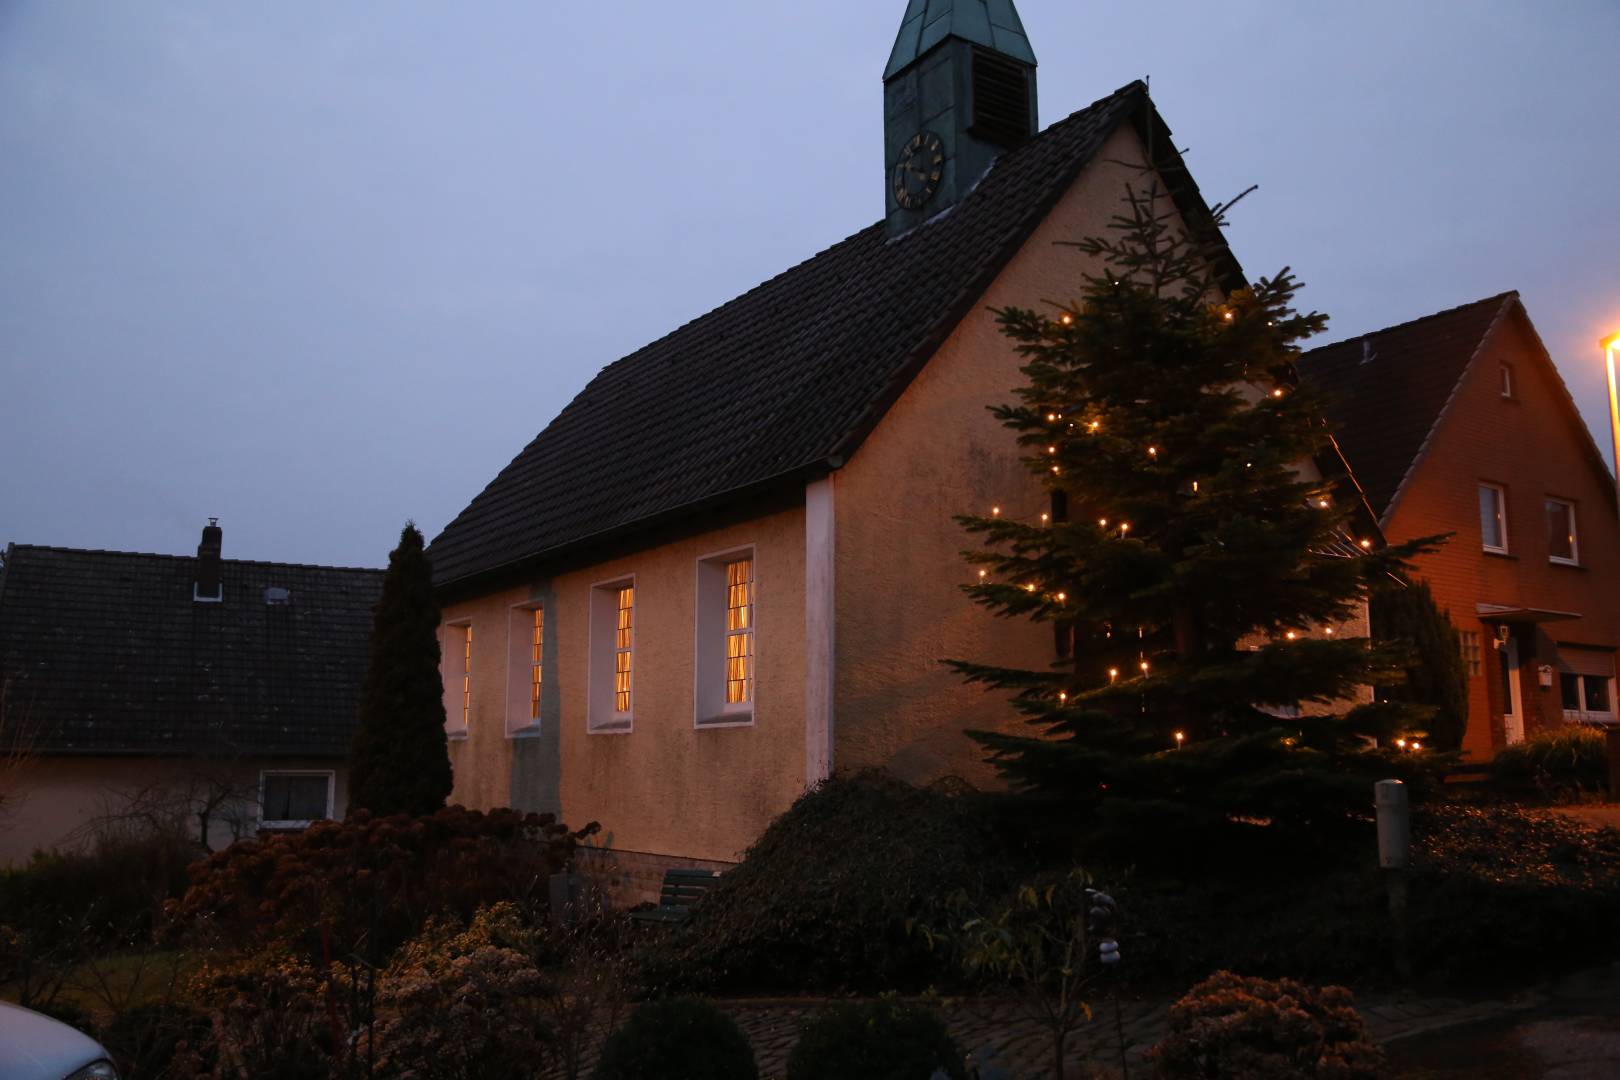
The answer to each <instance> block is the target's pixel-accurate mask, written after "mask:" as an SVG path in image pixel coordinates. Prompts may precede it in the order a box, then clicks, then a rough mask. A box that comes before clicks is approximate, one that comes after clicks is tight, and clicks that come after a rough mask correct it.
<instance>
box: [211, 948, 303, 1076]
mask: <svg viewBox="0 0 1620 1080" xmlns="http://www.w3.org/2000/svg"><path fill="white" fill-rule="evenodd" d="M325 994H326V981H325V979H323V978H322V976H321V974H320V972H319V971H317V970H316V969H315V968H314V967H313V966H312V965H311V964H310V963H309V962H308V961H307V960H305V959H304V958H303V957H301V956H297V955H294V954H293V953H290V952H288V951H286V950H284V949H276V948H272V949H268V950H266V951H264V952H260V953H256V954H254V955H252V956H245V957H238V958H235V959H228V960H224V961H221V962H217V963H211V964H208V965H206V966H204V967H203V968H202V969H200V970H199V971H197V972H196V973H195V974H194V975H193V976H192V979H191V986H190V996H191V1000H193V1001H197V1002H202V1003H206V1005H207V1006H208V1008H209V1009H211V1010H212V1011H213V1013H214V1017H215V1023H216V1027H215V1036H216V1038H215V1042H214V1045H213V1047H212V1050H213V1052H215V1053H217V1054H218V1058H219V1075H221V1076H232V1077H241V1076H247V1077H253V1078H254V1080H329V1077H330V1076H331V1071H332V1026H331V1021H330V1017H329V1014H328V1013H327V1011H326V1001H325Z"/></svg>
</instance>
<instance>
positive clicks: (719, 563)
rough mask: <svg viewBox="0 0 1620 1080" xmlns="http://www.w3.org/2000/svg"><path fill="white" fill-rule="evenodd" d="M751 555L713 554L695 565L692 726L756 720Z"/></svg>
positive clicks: (744, 552) (749, 552)
mask: <svg viewBox="0 0 1620 1080" xmlns="http://www.w3.org/2000/svg"><path fill="white" fill-rule="evenodd" d="M754 600H755V582H754V551H753V549H752V548H746V549H743V550H739V551H731V552H727V553H725V554H723V555H714V556H710V557H708V558H705V559H701V560H699V562H698V567H697V625H696V627H695V635H694V636H695V639H696V649H695V655H694V657H693V660H694V663H695V665H696V686H695V694H694V702H695V704H696V717H695V719H696V723H697V726H699V727H735V726H741V725H745V724H751V723H753V721H754V685H755V684H754V661H755V654H756V632H757V630H756V627H757V613H756V610H755V606H754Z"/></svg>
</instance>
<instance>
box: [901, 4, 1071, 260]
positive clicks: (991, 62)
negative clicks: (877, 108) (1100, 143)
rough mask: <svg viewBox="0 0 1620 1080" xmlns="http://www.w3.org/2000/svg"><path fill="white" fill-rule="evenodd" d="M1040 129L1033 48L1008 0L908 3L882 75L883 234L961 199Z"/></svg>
mask: <svg viewBox="0 0 1620 1080" xmlns="http://www.w3.org/2000/svg"><path fill="white" fill-rule="evenodd" d="M1039 123H1040V112H1039V110H1038V109H1037V107H1036V100H1035V50H1034V49H1032V48H1030V47H1029V38H1028V37H1026V36H1025V35H1024V24H1023V22H1022V21H1021V20H1020V19H1019V18H1018V11H1017V10H1016V9H1015V8H1014V7H1013V0H909V3H908V5H907V7H906V16H905V20H904V22H903V23H902V24H901V26H900V38H899V40H897V41H896V42H895V43H894V55H892V56H891V57H890V58H889V67H888V69H887V70H886V71H885V72H884V73H883V161H884V165H885V168H886V170H887V171H886V176H885V186H887V188H888V195H887V196H886V198H887V204H886V205H887V207H888V213H887V221H888V228H889V232H890V234H891V235H896V236H898V235H900V234H901V233H905V232H908V231H910V230H911V229H914V228H916V227H917V226H918V225H920V224H922V223H923V222H925V221H928V220H929V219H931V218H933V217H934V216H935V215H937V214H939V213H941V212H942V211H944V210H947V209H949V208H950V207H951V206H953V205H955V204H956V203H958V202H960V201H961V200H962V199H963V198H965V197H966V196H967V194H968V193H969V192H971V191H972V190H973V188H974V186H975V185H976V184H977V183H978V182H979V179H980V178H981V177H983V176H984V175H985V173H986V172H988V171H989V170H990V167H991V166H992V165H994V164H995V161H996V158H997V157H999V156H1000V155H1001V154H1003V153H1005V152H1006V151H1008V150H1011V149H1012V148H1013V147H1015V146H1018V145H1019V144H1021V143H1023V142H1024V141H1025V140H1027V139H1029V138H1030V137H1031V136H1033V135H1034V134H1035V132H1036V131H1038V130H1040V127H1039Z"/></svg>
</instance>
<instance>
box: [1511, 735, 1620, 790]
mask: <svg viewBox="0 0 1620 1080" xmlns="http://www.w3.org/2000/svg"><path fill="white" fill-rule="evenodd" d="M1491 776H1492V778H1493V779H1495V781H1496V783H1497V784H1498V785H1500V786H1501V787H1502V788H1503V789H1504V790H1506V791H1509V792H1511V793H1514V794H1517V795H1533V796H1537V797H1540V798H1545V799H1551V800H1555V801H1561V800H1567V799H1571V798H1579V797H1580V796H1582V795H1597V794H1602V793H1603V792H1605V791H1607V790H1608V784H1609V756H1608V737H1607V736H1606V735H1605V734H1604V733H1603V732H1602V731H1599V730H1598V729H1596V728H1590V727H1585V726H1582V725H1578V724H1568V725H1565V726H1563V727H1558V728H1553V729H1552V730H1551V731H1541V732H1537V733H1536V734H1534V735H1532V736H1531V737H1530V738H1528V739H1526V740H1525V741H1524V742H1522V743H1516V744H1514V745H1512V746H1506V747H1503V748H1502V749H1501V750H1499V751H1497V754H1496V758H1495V760H1493V761H1492V762H1491Z"/></svg>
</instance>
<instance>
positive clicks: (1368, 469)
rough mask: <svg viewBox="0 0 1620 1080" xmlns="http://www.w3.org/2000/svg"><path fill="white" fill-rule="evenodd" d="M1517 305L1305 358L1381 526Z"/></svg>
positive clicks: (1497, 300) (1406, 327)
mask: <svg viewBox="0 0 1620 1080" xmlns="http://www.w3.org/2000/svg"><path fill="white" fill-rule="evenodd" d="M1517 302H1518V294H1517V293H1511V292H1509V293H1503V294H1501V295H1500V296H1493V297H1490V298H1489V299H1486V300H1480V301H1477V302H1476V303H1472V304H1465V305H1463V306H1462V307H1459V308H1452V309H1451V310H1450V311H1442V312H1439V313H1438V314H1435V315H1429V316H1427V317H1425V318H1422V319H1418V320H1416V321H1414V322H1409V323H1402V324H1401V325H1400V326H1392V327H1389V328H1388V329H1386V330H1379V331H1377V332H1376V333H1372V334H1366V335H1364V336H1362V337H1358V338H1351V339H1350V340H1348V341H1341V342H1338V343H1336V344H1333V345H1325V346H1323V347H1322V348H1320V349H1313V350H1312V351H1310V352H1308V353H1306V354H1305V355H1304V356H1303V357H1301V358H1300V360H1299V372H1300V375H1301V377H1302V378H1303V379H1304V380H1305V381H1306V382H1309V383H1312V384H1314V385H1316V386H1318V387H1320V388H1321V389H1322V390H1323V391H1324V392H1325V393H1326V394H1327V395H1328V418H1329V420H1330V421H1331V422H1332V423H1333V426H1334V428H1335V431H1336V433H1337V438H1338V442H1339V448H1340V449H1341V450H1342V451H1343V452H1344V456H1345V457H1346V458H1347V459H1348V460H1349V462H1350V467H1351V469H1353V470H1354V472H1355V475H1356V479H1357V480H1358V481H1360V483H1361V487H1362V490H1363V491H1365V492H1366V494H1367V501H1368V502H1369V503H1370V504H1371V506H1372V509H1373V512H1374V513H1375V514H1377V515H1378V517H1379V519H1380V520H1382V519H1383V518H1384V517H1385V515H1386V514H1387V513H1388V511H1389V508H1390V503H1391V502H1392V501H1393V500H1394V498H1395V494H1396V492H1397V491H1399V490H1400V486H1401V481H1402V480H1404V479H1405V477H1406V474H1407V472H1408V470H1410V469H1411V467H1412V465H1413V464H1414V463H1415V462H1416V461H1417V458H1418V455H1419V454H1420V453H1421V452H1422V450H1423V446H1424V444H1425V442H1426V441H1427V440H1428V438H1429V433H1430V432H1431V431H1433V430H1434V425H1435V421H1437V420H1438V419H1439V418H1440V414H1441V411H1442V410H1444V409H1445V407H1446V402H1448V401H1450V400H1451V394H1452V391H1453V390H1454V389H1455V388H1456V386H1457V383H1458V380H1460V379H1461V378H1462V375H1463V372H1464V371H1466V370H1467V368H1468V364H1469V361H1471V360H1472V359H1473V358H1474V354H1475V353H1477V352H1478V351H1479V347H1480V345H1481V344H1483V343H1484V341H1485V335H1486V334H1487V333H1488V332H1489V331H1490V329H1491V326H1492V325H1493V324H1494V323H1495V322H1496V320H1497V318H1498V317H1499V316H1500V315H1501V314H1502V312H1503V311H1504V310H1506V309H1507V308H1508V306H1509V305H1510V304H1516V303H1517Z"/></svg>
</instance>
